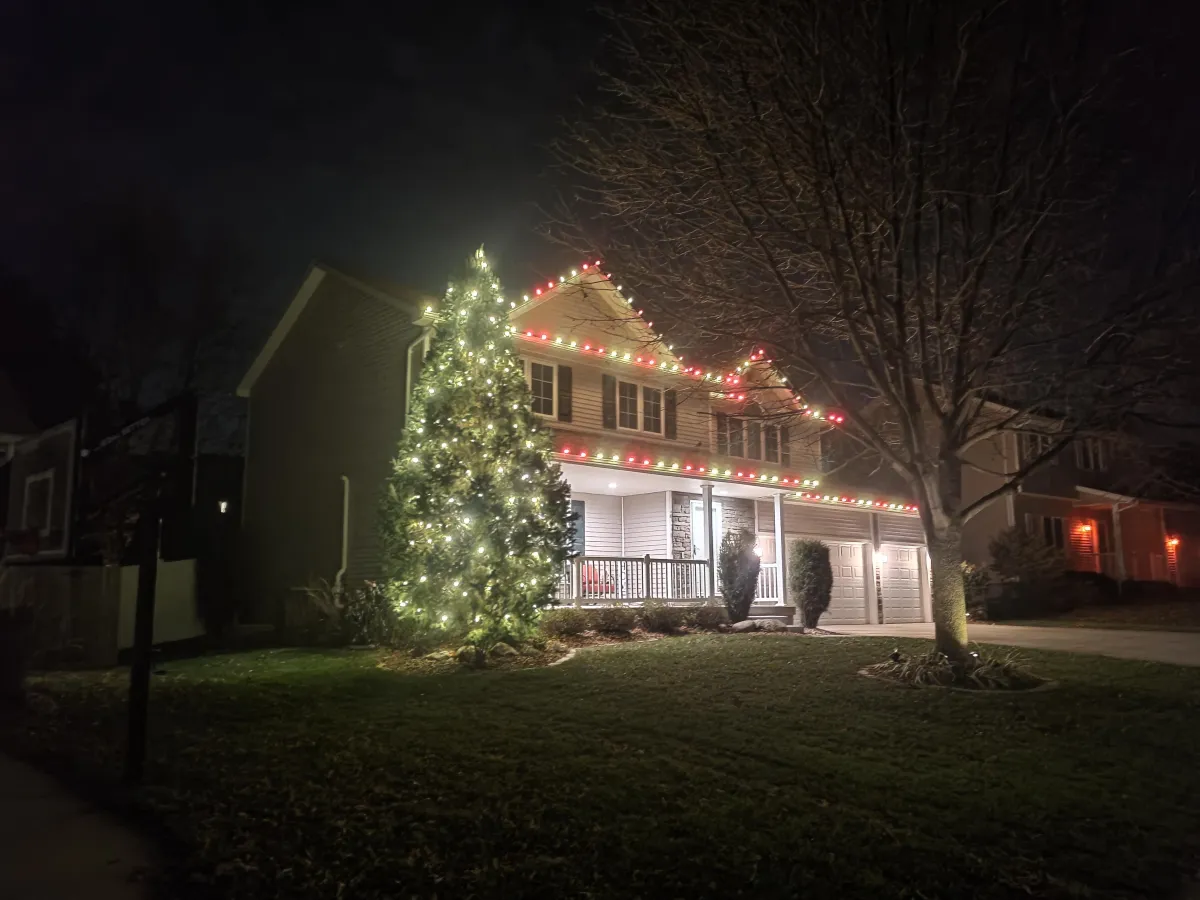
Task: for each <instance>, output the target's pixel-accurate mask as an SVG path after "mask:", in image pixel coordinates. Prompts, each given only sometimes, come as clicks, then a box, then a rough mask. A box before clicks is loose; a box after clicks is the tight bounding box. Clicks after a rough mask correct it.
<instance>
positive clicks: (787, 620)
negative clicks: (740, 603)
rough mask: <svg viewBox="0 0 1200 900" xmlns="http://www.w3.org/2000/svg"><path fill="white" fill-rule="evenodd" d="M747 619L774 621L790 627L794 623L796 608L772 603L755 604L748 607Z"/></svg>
mask: <svg viewBox="0 0 1200 900" xmlns="http://www.w3.org/2000/svg"><path fill="white" fill-rule="evenodd" d="M749 618H751V619H774V620H775V621H777V622H782V623H783V624H784V625H791V624H792V623H793V622H795V621H796V607H794V606H777V605H775V604H774V603H761V604H760V603H755V604H753V605H751V607H750V616H749Z"/></svg>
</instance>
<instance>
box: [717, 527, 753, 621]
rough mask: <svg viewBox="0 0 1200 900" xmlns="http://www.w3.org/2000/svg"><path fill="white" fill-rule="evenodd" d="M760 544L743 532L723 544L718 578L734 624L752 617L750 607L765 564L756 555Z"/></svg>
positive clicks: (734, 534)
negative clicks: (760, 572)
mask: <svg viewBox="0 0 1200 900" xmlns="http://www.w3.org/2000/svg"><path fill="white" fill-rule="evenodd" d="M756 542H757V539H756V538H755V537H754V535H753V534H751V533H750V532H749V531H746V530H745V529H742V528H739V529H736V530H734V531H730V532H729V533H728V534H726V535H725V537H724V538H723V539H722V540H721V553H720V570H719V571H718V573H717V575H718V581H720V586H721V599H722V600H723V601H724V603H725V609H726V610H728V611H729V618H730V619H731V620H732V621H734V622H740V621H742V620H743V619H745V618H746V617H747V616H748V615H750V604H752V603H753V602H754V592H755V590H757V588H758V570H759V567H760V566H761V565H762V561H761V560H760V559H759V558H758V554H757V553H755V552H754V545H755V543H756Z"/></svg>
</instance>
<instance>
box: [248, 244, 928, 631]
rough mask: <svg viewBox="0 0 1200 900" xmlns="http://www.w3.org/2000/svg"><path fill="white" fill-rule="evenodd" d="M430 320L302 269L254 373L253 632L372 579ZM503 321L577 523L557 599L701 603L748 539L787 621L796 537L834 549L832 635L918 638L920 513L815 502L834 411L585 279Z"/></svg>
mask: <svg viewBox="0 0 1200 900" xmlns="http://www.w3.org/2000/svg"><path fill="white" fill-rule="evenodd" d="M436 321H437V320H436V302H435V301H433V300H432V299H430V298H426V297H420V296H417V295H414V294H412V293H411V292H407V291H403V290H398V289H394V288H388V287H384V286H379V285H375V284H369V283H367V282H365V281H363V280H361V279H356V278H352V277H350V276H347V275H345V274H343V273H340V272H338V271H336V270H334V269H332V268H330V267H328V266H323V265H314V266H313V267H312V268H311V269H310V271H309V272H308V274H307V276H306V278H305V280H304V282H303V284H302V285H301V288H300V290H299V291H298V292H297V294H296V296H295V297H294V298H293V300H292V302H291V304H290V305H289V307H288V309H287V310H286V312H285V313H284V315H283V317H282V319H281V320H280V322H279V324H278V326H277V327H276V328H275V330H274V331H273V333H272V334H271V336H270V338H269V339H268V341H267V343H266V345H265V347H264V348H263V351H262V352H261V353H260V354H259V356H258V357H257V359H256V360H255V361H254V363H253V365H252V366H251V368H250V369H249V371H248V372H247V374H246V376H245V378H244V379H243V381H242V383H241V385H240V386H239V394H240V395H241V396H244V397H247V398H248V399H249V417H248V419H249V424H248V436H247V442H248V443H247V447H248V449H247V456H246V471H245V484H244V492H243V498H242V510H241V515H242V522H243V532H244V535H245V545H246V550H247V563H248V565H247V572H246V575H247V586H248V587H249V590H250V594H249V600H250V603H251V608H252V609H253V610H254V611H255V612H257V614H258V615H259V616H261V617H267V618H277V617H278V616H279V615H280V614H281V613H280V611H281V610H282V608H283V606H284V604H285V602H286V598H287V597H288V596H289V595H293V596H294V595H295V592H297V591H300V590H301V589H303V588H304V587H305V586H306V585H307V584H309V583H311V582H312V581H313V580H314V579H316V578H324V579H327V580H329V581H332V582H335V583H341V582H343V581H345V580H352V579H360V578H371V577H374V576H376V575H377V574H378V571H379V569H378V556H377V538H376V527H377V508H378V498H379V491H380V489H381V486H382V484H383V480H384V476H385V474H386V472H387V467H388V465H389V464H390V461H391V459H392V457H393V455H394V454H395V451H396V447H397V444H398V441H399V439H400V436H401V433H402V431H403V427H404V416H405V409H406V405H407V398H408V391H409V390H410V388H411V385H412V383H413V382H415V380H416V379H417V377H418V376H419V372H420V367H421V364H422V360H423V358H424V354H425V352H426V351H427V349H428V345H429V339H430V335H431V334H432V331H433V329H434V328H436ZM510 323H511V328H512V330H513V335H514V344H515V347H516V350H517V352H518V353H519V354H520V355H521V357H522V359H523V361H524V365H525V372H526V378H527V379H528V382H529V386H530V395H531V402H532V404H533V409H534V412H535V413H537V414H538V415H540V416H542V417H543V418H544V419H545V421H546V425H547V427H548V428H550V429H552V431H553V432H554V435H555V446H556V451H557V452H556V455H557V457H558V459H559V461H560V463H561V465H562V470H563V474H564V477H565V479H566V480H567V482H568V483H569V485H570V488H571V498H572V507H573V510H574V512H575V514H576V516H577V517H578V518H577V537H576V548H575V550H576V558H575V560H574V561H573V563H572V565H571V567H570V569H569V570H568V571H566V572H564V575H563V579H562V583H561V585H560V599H561V600H563V601H565V602H576V601H578V602H583V603H603V602H611V601H621V600H626V601H638V600H644V599H662V600H668V601H696V600H702V599H706V598H708V597H711V596H712V595H713V593H714V585H715V580H714V574H715V573H714V557H715V555H716V549H717V548H718V547H719V545H720V540H721V537H722V535H723V534H725V533H726V532H727V531H729V530H731V529H734V528H744V529H747V530H749V531H751V532H753V533H754V534H756V535H757V536H758V546H759V548H760V551H761V555H762V559H763V566H762V574H761V576H760V579H759V587H758V601H759V603H760V604H763V605H768V604H769V605H776V606H780V607H784V608H787V605H788V604H787V595H786V581H787V577H786V559H785V558H784V557H785V554H783V553H780V552H779V548H780V547H782V546H785V545H786V544H787V542H788V541H790V540H791V539H793V538H796V537H800V536H805V537H814V538H818V539H820V540H822V541H824V542H825V543H827V544H828V545H829V547H830V549H831V551H832V558H833V562H834V592H833V593H834V596H833V602H832V604H831V606H830V609H829V611H828V612H827V613H826V615H825V617H824V618H823V619H822V622H824V623H829V624H837V623H843V624H844V623H867V622H880V621H883V622H919V621H927V620H928V619H929V590H928V568H927V563H926V554H925V552H924V538H923V534H922V529H921V526H920V521H919V519H918V516H917V511H916V509H915V507H912V506H909V505H907V504H906V503H905V502H904V501H903V500H900V499H897V498H896V497H895V496H886V495H883V494H881V493H877V492H875V491H872V489H871V486H870V485H860V486H858V487H857V488H855V489H851V488H849V487H843V486H839V487H838V488H837V489H836V490H835V489H833V488H832V487H829V486H827V485H824V484H822V480H821V476H820V473H819V469H820V465H819V459H818V455H819V449H818V448H819V440H818V439H817V435H818V433H819V431H820V424H821V423H817V422H816V421H815V420H816V419H819V418H821V417H822V416H823V415H828V413H825V412H823V411H821V410H817V409H810V408H807V407H805V406H804V404H803V402H802V400H801V399H799V398H797V397H796V396H795V395H794V394H793V393H792V391H791V390H790V389H789V388H788V386H787V384H786V383H785V382H784V380H783V379H782V378H780V377H779V376H778V374H777V373H775V372H774V371H773V370H772V369H771V367H770V364H769V362H768V361H767V360H763V359H760V358H752V359H743V360H739V361H736V362H735V363H734V364H733V365H731V366H728V367H724V368H722V367H719V366H715V365H705V364H703V362H702V361H697V360H692V359H684V358H682V357H680V356H678V355H676V353H675V352H674V350H673V348H672V346H671V345H670V344H669V343H668V342H667V340H666V339H665V338H662V337H661V336H659V335H658V334H657V333H656V332H655V330H654V328H653V323H651V322H647V321H645V320H644V319H643V318H642V316H641V315H640V313H639V312H638V308H637V305H636V303H635V302H634V301H633V299H631V298H629V297H626V296H624V295H623V293H622V291H621V289H620V287H619V286H617V285H615V284H613V283H612V281H611V280H610V279H609V278H608V277H606V275H605V274H604V273H603V272H602V271H601V270H600V268H599V267H598V266H597V265H596V264H594V263H593V264H592V265H590V266H580V268H578V269H576V270H574V271H572V272H571V273H570V274H569V275H564V276H563V277H562V279H560V280H559V281H554V282H547V283H545V284H543V285H541V286H540V287H537V288H534V289H532V290H530V291H529V292H528V294H526V295H524V296H523V297H521V298H519V299H514V300H513V301H512V308H511V309H510ZM748 405H753V406H752V407H750V406H748ZM748 413H749V414H748ZM810 423H811V424H810Z"/></svg>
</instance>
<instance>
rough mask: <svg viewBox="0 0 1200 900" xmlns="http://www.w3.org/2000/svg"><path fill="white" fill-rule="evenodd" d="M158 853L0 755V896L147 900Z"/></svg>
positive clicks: (48, 780)
mask: <svg viewBox="0 0 1200 900" xmlns="http://www.w3.org/2000/svg"><path fill="white" fill-rule="evenodd" d="M152 859H153V854H152V852H151V849H150V847H149V845H148V844H147V843H146V842H145V841H144V840H143V839H142V838H141V837H139V836H138V835H136V834H134V833H133V832H132V831H131V830H130V829H129V828H127V827H126V826H124V825H122V824H121V823H120V822H118V821H116V820H115V819H113V818H112V817H111V816H109V815H107V814H106V813H103V812H101V811H100V810H98V809H96V808H95V807H93V806H92V805H90V804H88V803H85V802H84V801H82V800H80V799H78V798H77V797H75V796H74V795H73V794H71V793H70V792H68V791H67V790H65V789H64V788H63V787H61V786H60V785H59V784H58V782H56V781H55V780H54V779H52V778H50V777H49V776H47V775H43V774H42V773H41V772H39V771H37V770H36V769H33V768H31V767H30V766H28V765H26V764H25V763H22V762H18V761H17V760H14V759H12V758H10V757H7V756H4V755H2V754H0V897H2V898H4V900H142V898H146V897H148V896H149V895H150V889H149V886H148V884H147V882H146V878H147V876H148V875H149V874H150V872H151V865H152Z"/></svg>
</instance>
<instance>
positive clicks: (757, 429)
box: [716, 413, 792, 466]
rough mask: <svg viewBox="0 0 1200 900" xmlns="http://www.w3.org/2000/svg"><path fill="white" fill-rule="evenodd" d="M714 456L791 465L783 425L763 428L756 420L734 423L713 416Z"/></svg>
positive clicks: (726, 417) (785, 430)
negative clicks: (714, 431) (714, 422)
mask: <svg viewBox="0 0 1200 900" xmlns="http://www.w3.org/2000/svg"><path fill="white" fill-rule="evenodd" d="M716 438H717V440H716V444H717V453H718V454H719V455H721V456H740V457H743V458H744V459H762V460H766V461H767V462H772V463H781V464H782V465H785V466H788V465H791V463H792V459H791V448H790V447H789V443H788V427H787V426H786V425H770V424H764V423H763V422H761V421H759V420H757V419H738V418H735V417H734V416H727V415H725V414H724V413H717V416H716Z"/></svg>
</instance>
